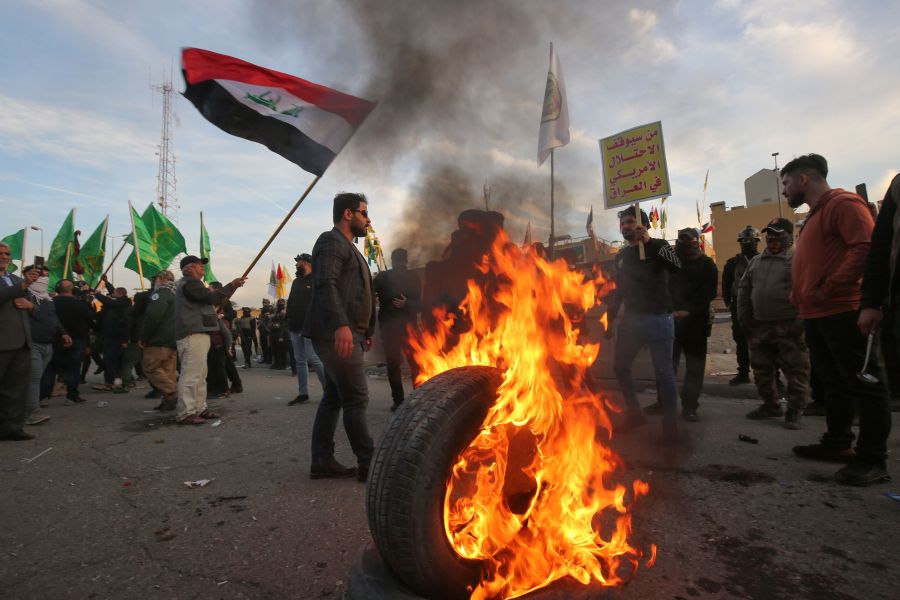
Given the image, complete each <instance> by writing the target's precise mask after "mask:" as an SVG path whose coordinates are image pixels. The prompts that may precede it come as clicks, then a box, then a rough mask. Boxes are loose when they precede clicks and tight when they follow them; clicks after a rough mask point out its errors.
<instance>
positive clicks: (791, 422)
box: [784, 408, 803, 429]
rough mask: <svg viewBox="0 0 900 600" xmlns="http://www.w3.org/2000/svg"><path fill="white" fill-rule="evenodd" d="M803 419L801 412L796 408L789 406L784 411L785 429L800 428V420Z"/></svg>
mask: <svg viewBox="0 0 900 600" xmlns="http://www.w3.org/2000/svg"><path fill="white" fill-rule="evenodd" d="M802 419H803V412H801V411H800V410H797V409H796V408H789V409H787V411H786V412H785V413H784V427H785V429H801V428H802V427H803V425H801V423H800V421H801V420H802Z"/></svg>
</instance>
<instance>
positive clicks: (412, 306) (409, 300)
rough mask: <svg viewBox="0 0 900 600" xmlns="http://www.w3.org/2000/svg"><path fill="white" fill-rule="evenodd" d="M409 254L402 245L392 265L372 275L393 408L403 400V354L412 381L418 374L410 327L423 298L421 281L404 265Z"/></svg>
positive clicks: (415, 322)
mask: <svg viewBox="0 0 900 600" xmlns="http://www.w3.org/2000/svg"><path fill="white" fill-rule="evenodd" d="M408 260H409V257H408V255H407V252H406V250H405V249H403V248H397V249H396V250H394V251H393V252H391V267H393V268H391V269H388V270H387V271H384V272H382V273H379V274H378V275H377V276H376V277H375V295H376V296H377V297H378V328H379V329H380V331H381V341H382V344H383V345H384V356H385V360H386V361H387V374H388V381H389V382H390V384H391V396H392V397H393V399H394V405H393V406H392V407H391V410H396V409H397V407H398V406H400V403H401V402H403V397H404V396H403V378H402V373H401V365H402V363H403V359H404V357H405V358H406V362H407V364H409V370H410V373H411V375H412V380H413V383H415V381H416V376H417V375H418V374H419V369H418V366H417V365H416V362H415V361H414V360H413V357H412V350H411V348H410V346H409V336H410V334H409V328H410V327H412V328H413V330H415V328H416V326H417V321H418V315H419V306H420V304H421V302H422V282H421V281H420V280H419V278H418V276H416V274H415V273H412V272H410V271H409V269H407V265H408Z"/></svg>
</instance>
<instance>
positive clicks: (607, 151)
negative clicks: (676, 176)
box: [600, 121, 671, 208]
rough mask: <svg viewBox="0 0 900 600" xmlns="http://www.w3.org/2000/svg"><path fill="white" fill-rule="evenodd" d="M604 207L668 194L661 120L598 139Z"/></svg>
mask: <svg viewBox="0 0 900 600" xmlns="http://www.w3.org/2000/svg"><path fill="white" fill-rule="evenodd" d="M600 157H601V159H602V161H603V165H602V170H603V188H604V192H605V193H604V200H605V202H606V208H613V207H616V206H624V205H628V204H634V203H635V202H640V201H642V200H651V199H653V198H662V197H665V196H669V195H671V190H670V189H669V169H668V167H667V166H666V149H665V145H664V144H663V135H662V122H661V121H657V122H656V123H649V124H647V125H641V126H640V127H633V128H631V129H628V130H626V131H623V132H621V133H617V134H615V135H611V136H609V137H607V138H603V139H601V140H600Z"/></svg>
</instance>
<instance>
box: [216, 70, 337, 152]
mask: <svg viewBox="0 0 900 600" xmlns="http://www.w3.org/2000/svg"><path fill="white" fill-rule="evenodd" d="M215 81H216V82H217V83H218V84H219V85H221V86H222V87H223V88H224V89H225V90H226V91H228V93H229V94H231V95H232V96H233V97H234V98H235V100H237V101H238V102H240V103H241V104H243V105H244V106H247V107H249V108H252V109H253V110H254V111H256V112H258V113H259V114H261V115H263V116H265V117H270V118H273V119H278V120H279V121H282V122H284V123H287V124H288V125H290V126H291V127H294V128H296V129H297V130H299V131H300V132H302V133H303V134H304V135H306V136H307V137H309V138H310V139H312V140H313V141H315V142H317V143H319V144H321V145H323V146H325V147H327V148H328V149H329V150H331V151H332V152H334V153H335V154H337V153H338V152H340V151H341V148H343V147H344V144H346V143H347V140H349V139H350V137H351V136H352V135H353V131H354V129H353V127H352V126H351V125H350V123H348V122H347V121H345V120H344V119H343V118H341V117H340V116H338V115H336V114H334V113H332V112H328V111H327V110H322V109H321V108H319V107H318V106H316V105H315V104H310V103H309V102H306V101H305V100H301V99H300V98H297V97H296V96H294V95H292V94H291V93H290V92H287V91H285V90H283V89H281V88H275V87H267V86H260V85H252V84H249V83H244V82H242V81H229V80H227V79H216V80H215ZM267 92H268V94H266V93H267ZM251 94H252V95H253V96H256V97H257V98H259V97H261V96H263V95H264V94H266V95H265V96H264V97H263V98H262V99H263V101H269V102H272V103H275V108H274V109H273V108H272V107H271V105H265V104H261V103H260V102H255V101H253V100H251V99H250V97H249V95H251ZM286 111H289V112H286ZM294 111H296V112H294Z"/></svg>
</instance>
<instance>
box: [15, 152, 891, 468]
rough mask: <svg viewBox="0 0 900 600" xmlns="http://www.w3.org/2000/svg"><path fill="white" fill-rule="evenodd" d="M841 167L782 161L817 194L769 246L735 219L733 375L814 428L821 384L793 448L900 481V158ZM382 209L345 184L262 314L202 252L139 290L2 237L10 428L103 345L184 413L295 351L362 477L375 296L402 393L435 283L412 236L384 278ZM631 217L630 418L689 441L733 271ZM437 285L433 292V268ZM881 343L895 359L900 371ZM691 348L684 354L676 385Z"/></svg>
mask: <svg viewBox="0 0 900 600" xmlns="http://www.w3.org/2000/svg"><path fill="white" fill-rule="evenodd" d="M827 175H828V166H827V162H826V161H825V159H824V158H823V157H821V156H819V155H816V154H810V155H806V156H801V157H799V158H796V159H794V160H792V161H791V162H789V163H788V164H787V165H785V166H784V167H783V168H782V170H781V176H782V182H783V185H784V192H783V193H784V196H785V198H786V199H787V202H788V204H789V205H790V206H791V207H792V208H795V209H796V208H799V207H800V206H802V205H803V204H806V205H808V207H809V213H808V214H807V215H806V218H805V219H804V221H802V227H801V229H800V232H799V235H795V231H794V224H793V223H792V222H791V221H790V220H788V219H784V218H777V219H773V220H772V221H771V222H770V223H768V225H767V226H766V227H765V228H764V229H762V232H761V233H762V234H764V235H765V248H764V250H763V251H762V252H759V249H758V246H759V243H760V232H758V231H757V230H756V229H754V228H753V227H751V226H748V227H747V228H746V229H744V230H743V231H741V233H740V234H739V236H738V240H737V241H738V243H739V244H740V253H739V254H738V255H736V256H735V257H734V258H732V259H731V260H729V261H728V263H727V264H726V266H725V270H724V272H723V277H722V295H723V299H724V301H725V304H726V306H727V307H728V308H729V309H730V311H731V316H732V331H733V334H734V339H735V342H736V344H737V346H738V352H737V359H738V373H737V375H736V376H735V377H734V379H732V380H731V382H730V383H731V384H732V385H741V384H744V383H750V375H751V371H752V375H753V382H754V383H755V384H756V387H757V392H758V395H759V398H760V400H761V402H762V403H761V405H760V406H759V407H758V408H756V409H754V410H753V411H751V412H750V413H748V414H747V417H748V418H750V419H770V418H779V419H781V418H783V419H784V425H785V427H787V428H789V429H794V430H800V429H802V428H803V416H804V413H805V412H806V410H807V407H808V405H809V404H810V400H811V398H810V396H811V393H810V390H811V389H812V390H813V394H812V395H813V396H816V400H818V401H819V402H820V403H821V404H822V405H823V407H824V413H825V417H826V419H825V421H826V431H825V432H824V433H823V434H822V436H821V439H820V440H819V441H818V442H816V443H812V444H805V445H797V446H795V447H794V449H793V451H794V453H795V454H796V455H797V456H799V457H802V458H808V459H814V460H824V461H832V462H840V463H846V465H845V466H844V467H843V468H842V469H841V470H840V471H838V472H837V473H836V476H835V477H836V479H837V480H838V481H840V482H842V483H846V484H851V485H868V484H871V483H877V482H881V481H888V480H890V476H889V474H888V471H887V467H886V458H887V439H888V435H889V433H890V427H891V415H890V401H889V392H888V386H890V388H891V390H892V392H893V394H895V395H897V394H898V390H897V385H898V381H897V377H898V375H897V373H900V366H898V365H897V355H898V349H897V342H898V340H900V309H898V306H900V302H898V300H897V298H898V283H897V277H896V273H897V261H898V257H900V251H898V248H900V239H898V238H900V235H898V228H900V216H898V213H897V211H896V203H897V200H898V197H900V176H898V178H895V179H894V181H893V182H892V183H891V186H890V188H889V190H888V193H887V196H886V198H885V200H884V202H883V203H882V207H881V209H880V212H877V213H875V214H874V215H873V211H871V210H870V207H869V206H867V203H866V202H865V200H863V198H861V197H860V196H858V195H856V194H853V193H850V192H847V191H845V190H843V189H839V188H838V189H832V188H831V187H830V186H829V185H828V183H827ZM876 215H877V222H876ZM368 225H369V219H368V211H367V201H366V199H365V196H363V195H361V194H349V193H342V194H338V196H336V197H335V199H334V228H333V229H331V230H330V231H326V232H325V233H323V234H322V235H321V236H320V237H319V239H318V241H317V242H316V244H315V247H314V248H313V252H312V254H311V255H310V254H298V255H297V256H296V259H295V260H296V266H297V278H296V279H295V281H294V283H293V285H292V288H291V292H290V296H289V298H288V299H287V301H285V300H284V299H280V300H278V301H277V302H276V303H275V304H274V305H273V304H272V303H271V302H270V301H269V300H264V301H263V306H262V308H261V309H260V310H259V312H258V314H257V315H256V316H254V313H253V311H252V310H251V309H250V308H249V307H243V308H241V310H240V314H238V312H237V311H235V309H234V307H233V306H232V303H231V301H230V297H231V295H232V294H233V293H234V291H235V290H236V289H237V288H238V287H240V286H241V285H243V283H244V281H245V280H244V279H243V278H238V279H235V280H233V281H232V282H230V283H229V284H227V285H221V284H219V283H215V282H214V283H211V284H210V285H209V286H208V287H207V286H206V285H204V284H203V282H202V279H203V276H204V273H205V262H206V261H205V259H200V258H197V257H195V256H187V257H185V258H184V259H182V260H181V263H180V268H181V274H182V277H181V278H180V279H179V280H178V281H176V279H175V277H174V276H173V274H172V273H171V272H169V271H163V272H161V273H159V274H157V276H156V277H155V278H154V284H153V287H152V289H151V290H149V291H147V292H141V293H138V294H136V295H135V297H134V298H129V297H128V294H127V291H126V290H125V289H123V288H115V289H112V290H111V291H109V292H108V293H106V292H105V291H99V290H86V289H81V288H79V287H78V286H77V285H76V284H75V283H74V282H72V281H68V280H63V281H62V282H60V284H59V285H58V286H57V289H56V290H55V297H52V298H51V293H50V291H49V290H47V279H48V278H47V272H46V270H44V269H43V268H42V267H41V266H33V265H32V266H28V267H26V268H25V269H24V270H23V278H19V277H16V276H15V275H12V274H9V273H7V272H6V266H7V265H8V264H9V248H8V247H5V246H2V245H0V328H2V331H3V336H2V341H0V378H2V381H0V406H2V407H3V410H2V414H0V437H2V438H3V439H9V440H20V439H31V438H32V437H33V435H32V434H31V433H29V432H27V431H25V430H24V429H23V427H22V424H29V425H34V424H38V423H42V422H45V421H46V420H47V419H48V418H49V417H48V416H47V415H46V414H44V413H43V412H42V411H41V410H40V408H41V406H42V404H43V403H45V402H46V401H47V400H48V398H49V397H50V395H51V394H52V391H53V388H54V386H55V385H56V384H57V382H59V381H62V382H64V384H65V388H66V402H67V403H72V404H77V403H80V402H84V399H83V398H82V397H81V396H80V395H79V391H78V390H79V384H80V383H83V381H84V376H85V374H86V372H87V370H88V369H89V368H90V365H91V362H93V363H94V364H96V365H97V370H96V371H95V373H103V375H104V383H103V384H99V385H97V386H94V387H95V389H97V390H98V391H106V392H112V393H127V392H128V391H129V387H130V386H131V385H133V375H134V373H136V374H137V375H138V376H139V377H145V378H146V379H147V380H148V381H149V383H150V385H151V386H152V391H151V392H150V394H149V395H150V396H155V397H158V398H159V399H160V403H159V405H158V406H157V407H156V408H157V410H160V411H172V410H174V411H175V412H176V420H177V422H179V423H183V424H192V425H200V424H202V423H204V422H206V421H208V420H209V419H215V418H218V415H217V414H215V413H214V412H213V411H212V410H210V409H209V408H208V407H207V404H206V401H207V399H208V398H221V397H223V396H227V395H229V394H233V393H240V392H242V391H243V384H242V382H241V378H240V375H239V373H238V369H237V368H236V366H235V348H236V347H237V346H239V347H240V349H241V352H242V355H243V356H242V358H243V364H242V367H243V368H244V369H252V368H259V367H260V366H262V365H266V366H268V368H270V369H278V370H286V369H288V368H291V370H292V372H293V373H294V374H295V375H296V377H297V385H298V392H297V396H296V397H295V398H294V399H292V400H291V401H290V402H289V403H288V404H289V405H295V404H302V403H304V402H307V401H308V400H309V370H310V368H311V369H312V370H313V371H314V372H315V374H316V377H317V378H318V380H319V382H320V383H321V385H322V388H323V398H322V401H321V403H320V405H319V407H318V410H317V413H316V419H315V424H314V426H313V435H312V438H313V439H312V464H311V469H310V476H311V477H313V478H328V477H332V478H342V477H352V476H356V477H357V479H359V480H360V481H365V479H366V476H367V473H368V470H369V460H370V459H371V455H372V440H371V436H370V435H369V433H368V428H367V424H366V416H365V412H366V406H367V404H368V387H367V383H366V377H365V374H364V372H363V370H362V364H363V360H362V353H363V352H365V351H367V350H369V349H370V348H371V344H372V336H373V332H374V327H375V323H376V314H377V315H378V324H379V326H380V330H381V334H382V340H383V343H384V352H385V356H386V359H387V371H388V378H389V381H390V385H391V393H392V398H393V402H394V406H393V408H392V410H394V409H396V408H397V407H398V406H400V405H401V404H402V403H403V401H404V390H403V384H402V380H401V376H400V373H401V365H402V364H403V363H404V362H407V363H408V364H409V368H410V369H411V371H412V374H413V379H415V373H416V366H415V363H414V362H413V361H412V360H411V356H410V352H409V345H408V343H409V335H410V331H413V330H414V329H415V327H416V324H417V321H418V317H419V311H420V310H421V304H422V297H423V295H424V294H423V293H422V292H423V285H422V282H421V281H419V280H418V278H417V277H416V276H415V275H414V274H413V273H411V272H410V271H408V269H407V254H406V251H405V250H403V249H397V250H395V251H394V253H393V254H392V256H391V258H392V263H393V269H390V270H386V271H385V272H383V273H381V274H380V275H379V276H378V277H377V278H375V279H374V280H373V279H372V277H371V274H370V271H369V268H368V265H367V264H366V261H365V258H364V257H363V256H362V255H361V254H360V252H359V250H358V249H357V248H356V247H355V245H354V244H353V243H352V239H353V238H354V237H360V236H362V235H365V231H366V227H367V226H368ZM619 226H620V231H621V233H622V235H623V237H624V238H625V240H626V242H628V244H627V245H626V246H625V247H624V248H622V249H621V250H620V251H619V252H618V253H617V254H616V256H615V259H614V264H613V277H614V278H615V281H616V290H615V292H614V293H613V294H612V296H611V297H610V298H609V310H608V317H609V326H608V327H607V332H608V335H610V336H612V335H616V343H615V352H614V372H615V377H616V379H617V380H618V383H619V387H620V389H621V391H622V395H623V397H624V401H625V404H624V407H623V408H624V412H623V418H622V420H621V421H620V422H619V423H618V429H619V430H621V431H627V430H629V429H633V428H635V427H639V426H642V425H644V424H645V423H646V422H647V417H646V416H645V415H647V414H660V415H662V416H663V429H662V433H663V440H664V442H666V443H674V442H676V441H677V440H678V437H679V428H678V425H677V414H678V405H679V398H680V404H681V417H682V419H683V420H685V421H688V422H695V421H698V420H699V419H700V413H699V408H700V406H699V398H700V394H701V391H702V389H703V385H704V373H705V370H706V356H707V338H708V337H709V335H710V332H711V327H712V322H713V315H712V312H711V308H710V306H711V302H712V300H713V299H714V297H715V296H716V293H717V284H718V283H717V282H718V272H717V269H716V266H715V263H714V262H713V261H712V260H711V259H710V258H709V257H708V256H706V254H705V253H704V252H703V251H702V249H701V247H700V232H699V231H698V230H696V229H691V228H688V229H683V230H681V231H679V232H678V238H677V240H676V243H675V246H674V248H673V247H672V246H670V245H669V244H668V242H666V241H665V240H659V239H654V238H651V237H650V236H649V233H648V226H649V219H648V217H647V214H646V213H645V212H643V211H640V210H636V209H635V207H630V208H629V209H627V210H625V211H622V212H621V213H620V214H619ZM451 246H452V244H451ZM426 275H427V269H426ZM426 279H427V277H426ZM101 287H104V286H101ZM424 287H425V290H424V291H426V292H427V290H428V285H427V282H426V285H425V286H424ZM97 306H99V307H100V310H99V311H98V310H96V307H97ZM376 306H378V307H379V308H378V310H376ZM619 313H621V314H619ZM422 316H423V317H424V316H425V315H424V314H423V315H422ZM876 334H880V337H881V342H882V345H881V348H879V344H878V343H877V341H876ZM644 347H647V348H649V351H650V358H651V359H652V362H653V369H654V373H655V377H656V384H657V398H658V400H657V402H656V403H655V404H653V405H651V406H649V407H647V408H644V409H642V408H641V406H640V405H639V403H638V400H637V395H636V390H635V386H634V381H633V376H632V365H633V363H634V361H635V359H636V357H637V354H638V353H639V351H640V350H641V349H642V348H644ZM879 350H883V356H884V359H885V360H886V361H887V362H888V363H889V364H892V365H893V367H890V368H889V373H888V374H889V378H888V379H886V378H885V373H884V372H883V370H882V368H881V355H882V352H880V351H879ZM254 351H255V353H256V355H257V360H256V361H255V362H254V360H253V355H254ZM682 356H684V358H685V363H686V368H685V376H684V379H683V383H682V385H681V388H680V390H679V389H678V381H677V378H676V372H677V370H678V363H679V362H680V358H681V357H682ZM891 371H893V374H891ZM782 376H783V378H784V379H785V383H782V382H781V378H782ZM782 403H784V404H786V410H785V409H784V408H783V407H782ZM341 413H343V420H344V428H345V430H346V433H347V435H348V438H349V440H350V444H351V447H352V449H353V452H354V453H355V454H356V457H357V461H358V464H357V466H356V467H355V468H354V467H345V466H344V465H341V464H340V463H338V462H337V461H336V460H335V457H334V434H335V428H336V425H337V420H338V418H339V415H340V414H341ZM857 418H858V422H859V428H858V431H859V434H858V436H855V435H854V433H853V430H852V427H853V424H854V420H855V419H857ZM854 440H855V446H854Z"/></svg>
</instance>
